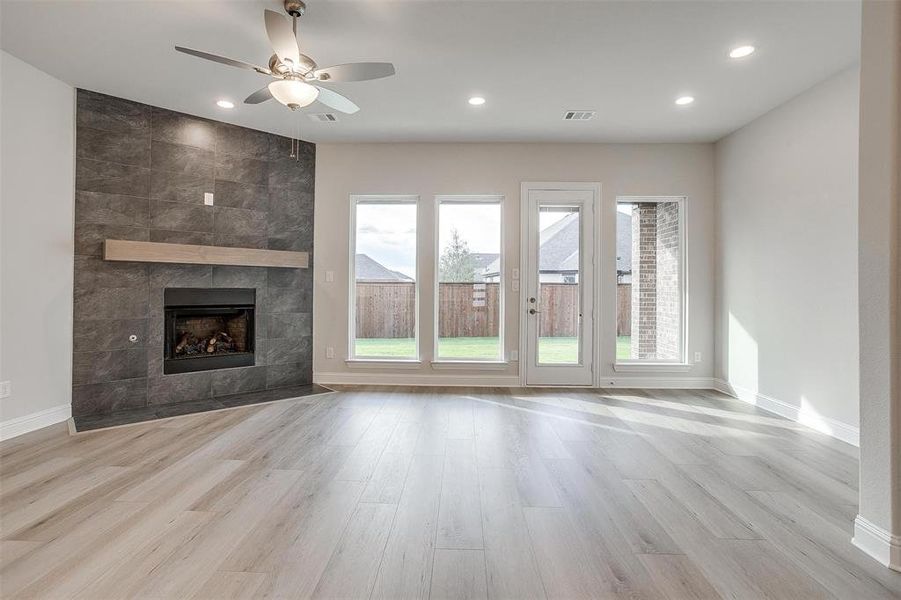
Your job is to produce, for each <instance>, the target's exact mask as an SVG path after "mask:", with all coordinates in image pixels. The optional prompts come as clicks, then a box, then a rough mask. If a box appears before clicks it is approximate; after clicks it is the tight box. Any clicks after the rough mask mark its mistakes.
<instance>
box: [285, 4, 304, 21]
mask: <svg viewBox="0 0 901 600" xmlns="http://www.w3.org/2000/svg"><path fill="white" fill-rule="evenodd" d="M285 12H286V13H288V14H289V15H291V16H292V17H302V16H303V14H304V13H305V12H307V5H306V4H304V2H303V0H285Z"/></svg>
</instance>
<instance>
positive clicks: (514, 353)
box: [510, 350, 519, 360]
mask: <svg viewBox="0 0 901 600" xmlns="http://www.w3.org/2000/svg"><path fill="white" fill-rule="evenodd" d="M510 360H519V350H510Z"/></svg>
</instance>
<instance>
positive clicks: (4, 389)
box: [0, 381, 13, 398]
mask: <svg viewBox="0 0 901 600" xmlns="http://www.w3.org/2000/svg"><path fill="white" fill-rule="evenodd" d="M12 393H13V383H12V381H0V398H9V397H10V396H11V395H12Z"/></svg>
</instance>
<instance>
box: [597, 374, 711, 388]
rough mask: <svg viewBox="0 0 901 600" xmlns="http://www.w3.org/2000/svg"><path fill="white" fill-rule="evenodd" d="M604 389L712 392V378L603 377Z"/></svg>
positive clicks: (601, 384) (602, 385) (602, 384)
mask: <svg viewBox="0 0 901 600" xmlns="http://www.w3.org/2000/svg"><path fill="white" fill-rule="evenodd" d="M600 387H602V388H646V389H671V390H712V389H713V379H712V378H710V377H672V376H670V377H622V376H616V377H606V376H604V375H602V376H601V382H600Z"/></svg>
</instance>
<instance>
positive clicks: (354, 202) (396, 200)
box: [346, 194, 422, 365]
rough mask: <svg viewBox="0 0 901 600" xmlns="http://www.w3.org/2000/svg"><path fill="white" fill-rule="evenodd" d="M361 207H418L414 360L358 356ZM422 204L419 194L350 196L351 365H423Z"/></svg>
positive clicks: (349, 295)
mask: <svg viewBox="0 0 901 600" xmlns="http://www.w3.org/2000/svg"><path fill="white" fill-rule="evenodd" d="M360 204H392V205H394V204H412V205H413V206H415V207H416V238H415V244H414V247H415V255H414V257H413V260H414V264H415V267H414V271H415V272H416V280H415V281H414V282H413V313H414V314H413V336H414V347H415V355H414V356H412V357H404V358H398V357H395V356H357V354H356V344H355V342H356V331H357V286H356V283H357V264H356V254H357V206H359V205H360ZM421 217H422V215H421V211H420V202H419V195H417V194H351V195H350V218H349V219H348V221H349V223H350V228H349V235H348V238H349V246H348V250H349V253H348V273H349V277H348V286H347V287H348V289H347V298H348V301H347V310H348V320H347V360H346V362H348V363H367V362H371V363H380V364H397V365H410V364H419V363H420V361H421V352H420V341H419V332H420V316H419V297H420V281H421V279H422V277H421V264H420V262H421V261H420V260H419V240H420V237H419V234H420V230H421V227H420V219H421Z"/></svg>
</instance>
